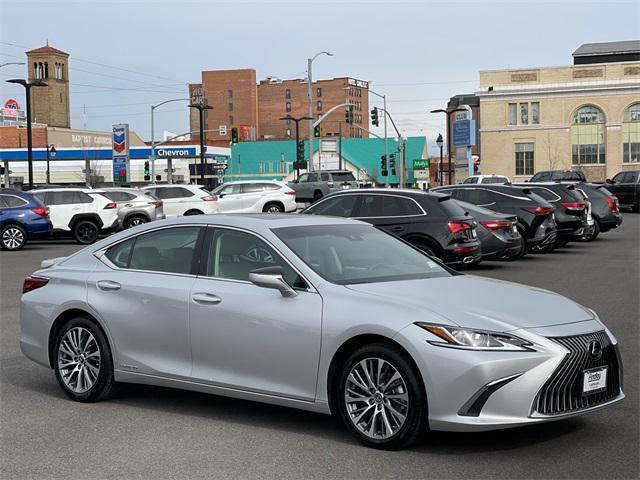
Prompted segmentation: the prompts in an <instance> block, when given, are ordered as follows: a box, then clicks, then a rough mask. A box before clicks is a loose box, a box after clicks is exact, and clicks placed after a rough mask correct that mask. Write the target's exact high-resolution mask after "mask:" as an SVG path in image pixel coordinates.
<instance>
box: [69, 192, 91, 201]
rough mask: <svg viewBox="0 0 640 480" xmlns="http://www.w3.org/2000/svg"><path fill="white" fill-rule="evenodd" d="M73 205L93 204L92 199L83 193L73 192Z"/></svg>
mask: <svg viewBox="0 0 640 480" xmlns="http://www.w3.org/2000/svg"><path fill="white" fill-rule="evenodd" d="M73 203H93V197H92V196H91V195H87V194H86V193H84V192H73Z"/></svg>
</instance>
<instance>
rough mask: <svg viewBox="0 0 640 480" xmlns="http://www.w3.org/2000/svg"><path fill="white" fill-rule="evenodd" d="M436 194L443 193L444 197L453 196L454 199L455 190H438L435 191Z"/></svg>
mask: <svg viewBox="0 0 640 480" xmlns="http://www.w3.org/2000/svg"><path fill="white" fill-rule="evenodd" d="M434 192H435V193H442V194H443V195H451V196H452V197H453V192H454V190H453V189H452V188H447V189H444V190H442V189H440V188H439V189H438V190H434Z"/></svg>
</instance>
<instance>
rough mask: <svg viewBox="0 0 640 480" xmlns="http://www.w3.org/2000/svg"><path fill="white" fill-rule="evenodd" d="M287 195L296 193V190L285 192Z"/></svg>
mask: <svg viewBox="0 0 640 480" xmlns="http://www.w3.org/2000/svg"><path fill="white" fill-rule="evenodd" d="M284 194H285V195H294V196H295V194H296V192H294V191H293V190H291V191H290V192H284Z"/></svg>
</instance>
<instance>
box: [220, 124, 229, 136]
mask: <svg viewBox="0 0 640 480" xmlns="http://www.w3.org/2000/svg"><path fill="white" fill-rule="evenodd" d="M226 134H227V126H226V125H220V126H219V127H218V135H226Z"/></svg>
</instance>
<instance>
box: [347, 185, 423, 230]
mask: <svg viewBox="0 0 640 480" xmlns="http://www.w3.org/2000/svg"><path fill="white" fill-rule="evenodd" d="M424 214H425V212H424V210H423V209H422V207H421V206H420V205H418V203H417V202H416V201H415V200H413V199H412V198H409V197H402V196H399V195H390V194H386V193H370V194H365V195H362V199H361V201H360V205H359V207H358V211H357V212H356V215H355V218H357V219H358V220H364V221H365V222H369V223H371V224H373V225H375V226H376V227H379V228H382V229H384V230H387V231H388V232H391V233H393V234H395V235H399V236H402V235H404V234H405V233H407V232H408V230H409V227H410V225H411V219H412V218H415V217H419V216H422V215H424Z"/></svg>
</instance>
